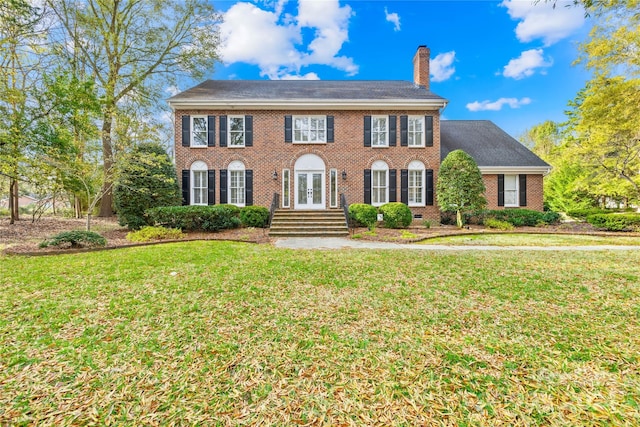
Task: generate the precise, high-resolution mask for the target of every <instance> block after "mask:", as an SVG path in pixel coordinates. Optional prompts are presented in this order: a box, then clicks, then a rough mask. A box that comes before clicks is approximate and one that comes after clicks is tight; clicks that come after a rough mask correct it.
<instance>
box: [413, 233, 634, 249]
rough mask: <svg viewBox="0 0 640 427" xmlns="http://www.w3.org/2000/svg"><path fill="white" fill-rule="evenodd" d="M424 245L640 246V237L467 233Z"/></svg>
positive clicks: (431, 241)
mask: <svg viewBox="0 0 640 427" xmlns="http://www.w3.org/2000/svg"><path fill="white" fill-rule="evenodd" d="M420 243H422V244H424V245H477V246H597V245H616V246H620V245H629V246H640V237H637V236H636V237H630V236H589V235H577V234H576V235H569V234H523V233H514V234H511V233H496V234H467V235H458V236H448V237H436V238H433V239H427V240H423V241H422V242H420Z"/></svg>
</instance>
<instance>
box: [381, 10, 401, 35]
mask: <svg viewBox="0 0 640 427" xmlns="http://www.w3.org/2000/svg"><path fill="white" fill-rule="evenodd" d="M384 16H385V18H386V19H387V22H391V23H392V24H393V31H400V16H399V15H398V14H397V13H395V12H393V13H389V11H388V10H387V8H386V7H385V8H384Z"/></svg>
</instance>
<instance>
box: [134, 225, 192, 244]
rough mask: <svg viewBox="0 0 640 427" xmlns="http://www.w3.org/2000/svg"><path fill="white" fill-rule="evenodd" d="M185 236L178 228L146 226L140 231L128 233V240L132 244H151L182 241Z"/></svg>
mask: <svg viewBox="0 0 640 427" xmlns="http://www.w3.org/2000/svg"><path fill="white" fill-rule="evenodd" d="M183 237H184V234H183V233H182V231H181V230H180V229H178V228H164V227H151V226H148V225H147V226H145V227H142V228H141V229H140V230H136V231H131V232H129V233H127V240H128V241H130V242H150V241H152V240H175V239H182V238H183Z"/></svg>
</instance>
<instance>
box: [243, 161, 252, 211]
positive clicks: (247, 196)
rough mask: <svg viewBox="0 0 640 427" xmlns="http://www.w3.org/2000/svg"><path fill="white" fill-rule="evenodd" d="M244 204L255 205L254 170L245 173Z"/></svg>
mask: <svg viewBox="0 0 640 427" xmlns="http://www.w3.org/2000/svg"><path fill="white" fill-rule="evenodd" d="M244 204H245V205H247V206H251V205H253V170H252V169H247V170H246V171H244Z"/></svg>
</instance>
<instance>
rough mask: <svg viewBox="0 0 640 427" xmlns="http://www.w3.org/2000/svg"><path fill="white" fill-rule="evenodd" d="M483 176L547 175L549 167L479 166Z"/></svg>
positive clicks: (549, 170)
mask: <svg viewBox="0 0 640 427" xmlns="http://www.w3.org/2000/svg"><path fill="white" fill-rule="evenodd" d="M479 169H480V173H481V174H483V175H498V174H505V175H548V174H549V172H551V166H479Z"/></svg>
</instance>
